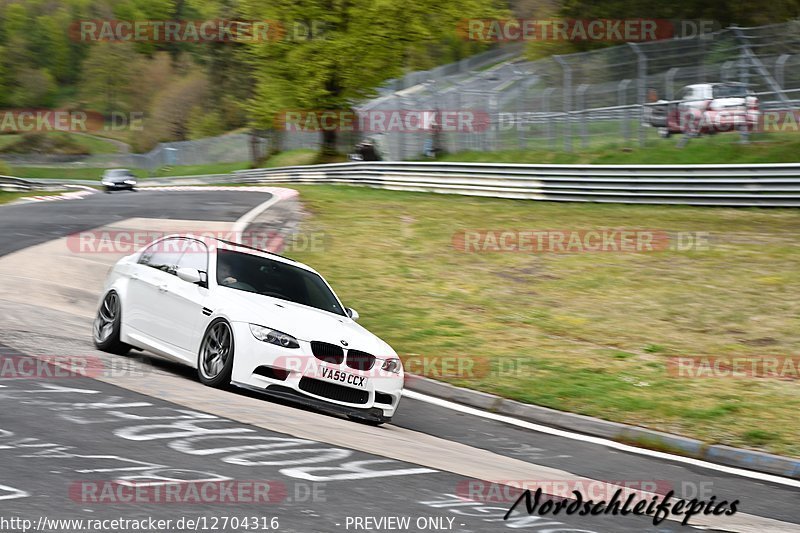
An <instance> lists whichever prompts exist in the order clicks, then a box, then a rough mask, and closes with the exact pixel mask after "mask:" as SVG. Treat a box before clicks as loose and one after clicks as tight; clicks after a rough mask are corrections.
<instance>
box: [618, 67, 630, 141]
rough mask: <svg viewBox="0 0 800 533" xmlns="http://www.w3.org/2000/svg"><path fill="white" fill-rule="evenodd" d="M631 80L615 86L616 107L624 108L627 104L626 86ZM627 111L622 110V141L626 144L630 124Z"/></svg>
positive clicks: (628, 137)
mask: <svg viewBox="0 0 800 533" xmlns="http://www.w3.org/2000/svg"><path fill="white" fill-rule="evenodd" d="M630 84H631V80H622V81H621V82H619V84H617V105H619V106H624V105H626V104H627V102H628V86H629V85H630ZM629 120H630V117H629V116H628V110H627V109H622V139H623V140H624V141H625V142H626V143H627V142H628V141H629V140H630V124H629V123H628V121H629Z"/></svg>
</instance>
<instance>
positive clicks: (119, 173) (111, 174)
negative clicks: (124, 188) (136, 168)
mask: <svg viewBox="0 0 800 533" xmlns="http://www.w3.org/2000/svg"><path fill="white" fill-rule="evenodd" d="M130 176H131V171H130V170H124V169H120V170H106V177H107V178H127V177H130Z"/></svg>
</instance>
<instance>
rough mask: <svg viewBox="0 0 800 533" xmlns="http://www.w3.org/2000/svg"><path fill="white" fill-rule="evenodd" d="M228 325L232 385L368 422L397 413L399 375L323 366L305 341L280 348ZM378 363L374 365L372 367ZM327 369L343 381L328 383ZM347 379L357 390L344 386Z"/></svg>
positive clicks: (247, 328) (245, 326)
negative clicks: (232, 345)
mask: <svg viewBox="0 0 800 533" xmlns="http://www.w3.org/2000/svg"><path fill="white" fill-rule="evenodd" d="M232 326H233V330H234V339H235V343H236V345H235V348H234V349H235V355H234V363H233V373H232V376H231V381H232V382H233V384H234V385H236V386H239V387H243V388H247V389H250V390H256V391H259V392H265V393H267V394H271V395H275V396H279V397H281V398H284V399H289V400H293V401H299V402H301V403H303V404H305V405H309V406H312V407H316V408H319V409H321V410H326V411H331V410H332V411H335V412H338V413H343V414H346V415H348V416H351V417H354V418H363V419H365V420H370V421H377V422H387V421H389V420H391V418H392V416H393V415H394V412H395V411H396V410H397V405H398V403H399V402H400V398H401V397H402V393H403V374H402V373H399V374H397V373H388V372H383V371H381V370H380V369H379V368H373V369H372V370H369V371H359V370H354V369H352V368H349V367H347V366H345V365H344V364H341V365H336V364H331V363H326V362H324V361H320V360H318V359H316V358H315V357H314V356H313V355H312V351H311V345H310V343H308V342H305V341H299V343H300V348H296V349H288V348H282V347H280V346H275V345H273V344H269V343H266V342H263V341H259V340H258V339H256V338H255V337H253V335H252V333H251V332H250V326H249V324H247V323H244V322H234V323H233V324H232ZM381 364H382V362H381V361H380V360H377V361H376V362H375V367H380V365H381ZM323 369H325V370H324V371H323ZM327 370H333V371H334V372H336V371H338V372H344V373H346V378H345V380H344V381H342V380H334V379H330V378H328V377H326V376H325V375H324V374H325V373H327ZM351 376H352V381H356V382H358V383H359V384H360V385H361V386H355V385H351V384H350V383H348V382H347V381H348V379H349V378H350V377H351ZM281 378H283V379H281ZM361 378H363V380H362V379H361Z"/></svg>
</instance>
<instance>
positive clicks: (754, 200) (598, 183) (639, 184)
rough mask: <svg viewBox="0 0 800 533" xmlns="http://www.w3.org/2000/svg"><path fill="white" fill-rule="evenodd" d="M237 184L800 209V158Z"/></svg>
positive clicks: (348, 166) (446, 168)
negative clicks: (748, 162)
mask: <svg viewBox="0 0 800 533" xmlns="http://www.w3.org/2000/svg"><path fill="white" fill-rule="evenodd" d="M233 175H234V176H235V178H234V180H233V181H235V182H243V183H251V182H258V183H262V182H271V183H329V184H330V183H338V184H348V185H362V186H368V187H377V188H383V189H395V190H405V191H424V192H435V193H445V194H463V195H470V196H487V197H495V198H519V199H531V200H547V201H560V202H613V203H628V204H680V205H718V206H737V207H746V206H754V207H800V164H797V163H791V164H764V165H516V164H491V163H436V162H354V163H338V164H331V165H316V166H295V167H282V168H261V169H254V170H240V171H236V172H234V173H233Z"/></svg>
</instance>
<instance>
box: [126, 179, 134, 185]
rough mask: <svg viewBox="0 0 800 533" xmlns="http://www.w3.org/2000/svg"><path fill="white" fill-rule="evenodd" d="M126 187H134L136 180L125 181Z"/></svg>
mask: <svg viewBox="0 0 800 533" xmlns="http://www.w3.org/2000/svg"><path fill="white" fill-rule="evenodd" d="M124 183H125V184H126V185H136V180H125V182H124Z"/></svg>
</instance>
